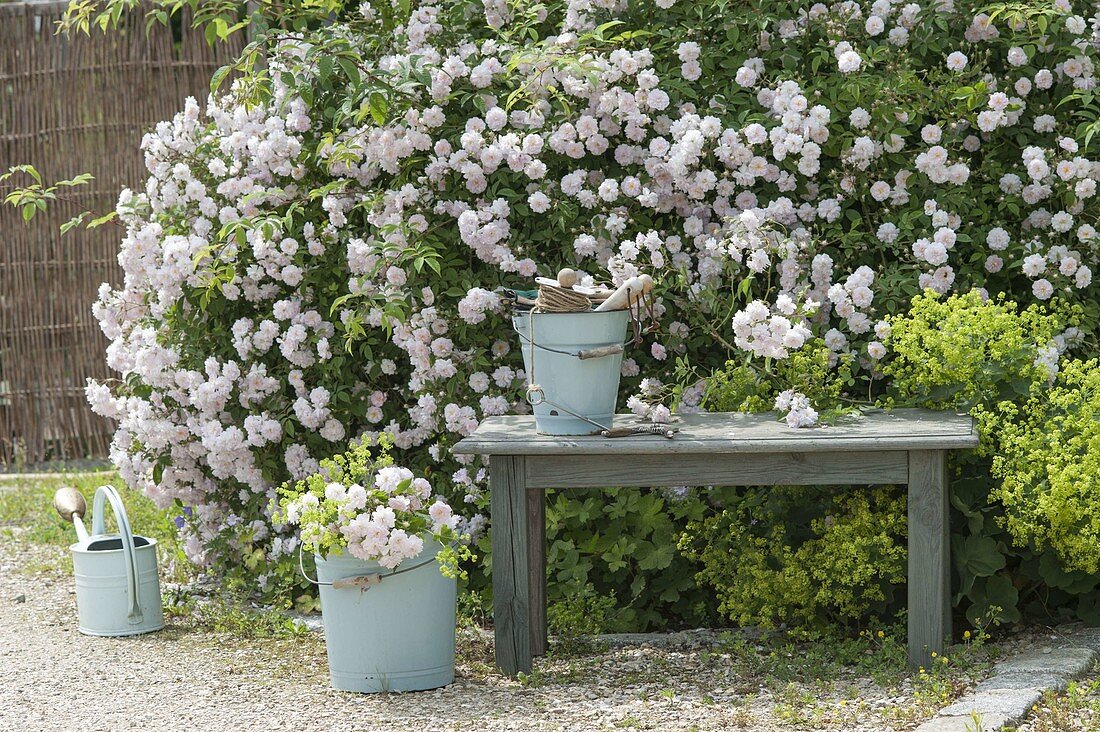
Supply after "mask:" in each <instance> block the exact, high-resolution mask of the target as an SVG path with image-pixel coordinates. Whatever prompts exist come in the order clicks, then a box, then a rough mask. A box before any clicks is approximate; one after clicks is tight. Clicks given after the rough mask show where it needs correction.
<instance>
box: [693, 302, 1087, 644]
mask: <svg viewBox="0 0 1100 732" xmlns="http://www.w3.org/2000/svg"><path fill="white" fill-rule="evenodd" d="M1079 316H1080V310H1079V309H1076V308H1069V307H1066V306H1064V305H1061V304H1058V303H1055V304H1053V305H1052V307H1051V308H1050V309H1044V308H1041V307H1039V306H1032V307H1029V308H1026V309H1023V310H1021V309H1020V308H1018V307H1017V306H1016V304H1015V303H1013V302H1011V301H1009V300H1007V299H1005V298H996V299H992V300H991V299H985V298H983V297H982V296H981V295H980V294H979V293H976V292H972V293H968V294H965V295H953V296H951V297H948V298H943V297H940V296H937V295H936V294H934V293H931V292H926V293H924V294H921V295H918V296H916V297H915V298H914V299H913V302H912V306H911V308H910V310H909V311H908V312H906V313H904V314H899V315H896V316H893V317H891V318H890V320H889V322H890V325H891V331H892V332H891V333H890V335H889V337H888V338H886V339H885V342H886V344H887V346H888V347H889V348H890V350H891V358H890V359H889V360H887V361H886V362H885V364H884V366H883V369H882V370H883V372H884V375H885V376H886V377H887V379H888V381H886V382H885V386H884V387H883V388H884V391H883V393H882V395H881V397H880V398H879V400H878V404H879V405H880V406H885V407H892V406H901V405H905V406H921V407H929V408H933V409H952V410H965V411H969V412H970V413H971V414H972V415H973V416H975V418H976V419H977V421H978V426H979V431H980V438H981V449H980V450H979V451H977V452H975V453H971V452H960V453H957V454H954V455H952V459H951V471H952V474H953V481H952V495H951V504H952V507H953V509H954V510H953V514H952V537H951V542H952V552H953V558H954V570H955V577H954V588H955V590H956V595H955V603H956V604H957V605H959V606H960V607H961V608H962V609H964V610H965V613H966V617H967V619H968V620H969V622H970V623H971V624H972V625H973V626H975V627H979V628H984V627H986V626H988V625H991V624H992V625H998V624H1002V623H1011V622H1016V621H1018V620H1020V619H1021V618H1022V617H1023V616H1024V615H1025V614H1026V615H1028V616H1031V617H1037V618H1041V619H1043V620H1048V621H1057V620H1065V619H1068V618H1071V617H1077V618H1080V619H1084V620H1087V621H1089V622H1092V623H1097V624H1100V590H1098V589H1097V586H1098V585H1100V576H1098V575H1097V569H1098V566H1100V518H1098V517H1100V491H1098V490H1097V488H1098V487H1100V486H1098V485H1097V483H1096V479H1097V475H1100V369H1098V368H1097V362H1096V361H1091V362H1080V361H1070V362H1064V363H1063V364H1062V365H1061V373H1060V374H1059V375H1058V377H1057V381H1056V382H1055V383H1054V385H1053V386H1051V380H1052V378H1053V377H1052V371H1053V370H1056V369H1058V368H1059V364H1058V354H1059V351H1060V350H1061V349H1062V348H1064V347H1065V346H1066V342H1065V336H1064V335H1063V332H1064V329H1065V327H1066V326H1067V325H1069V324H1072V323H1074V322H1075V321H1076V319H1077V318H1078V317H1079ZM771 378H772V377H771V375H770V374H769V373H768V372H766V371H763V370H761V369H760V368H759V367H758V366H756V365H753V364H741V365H737V364H730V365H729V367H727V369H725V370H723V371H719V372H716V373H715V374H714V375H712V376H711V378H710V379H709V380H708V385H707V387H708V388H707V392H706V397H705V402H704V404H705V405H706V406H707V407H708V408H712V409H723V410H724V409H732V410H737V409H740V410H748V411H761V410H765V409H768V408H769V407H770V404H769V403H768V402H769V401H770V400H771V399H772V398H773V397H774V394H775V393H776V391H777V390H778V389H779V388H782V385H783V384H784V383H792V384H794V383H798V384H800V385H801V388H803V389H808V390H813V389H814V381H813V379H815V378H816V379H819V381H818V382H817V383H819V384H821V383H825V384H828V383H829V380H830V379H833V376H832V372H831V371H828V370H825V371H822V370H821V369H816V370H815V369H807V368H805V367H804V366H803V367H802V369H801V372H800V370H799V369H793V368H788V370H787V371H786V373H785V374H784V376H783V378H785V379H790V381H787V382H783V381H772V380H771ZM837 380H839V379H837ZM807 393H810V391H807ZM813 393H814V394H815V396H816V398H818V399H825V400H827V399H828V398H829V395H828V394H825V395H824V396H823V395H822V393H821V388H820V387H818V388H817V390H816V391H814V392H813ZM825 403H828V402H825ZM993 456H997V457H996V458H994V457H993ZM788 490H789V489H783V490H776V489H768V490H767V491H759V492H757V491H754V490H747V491H745V492H744V493H743V494H742V496H741V497H740V498H739V499H737V500H735V501H734V502H733V503H731V504H730V505H729V506H727V507H726V509H725V510H724V511H722V512H721V513H719V514H718V515H717V516H710V517H709V518H707V519H706V520H704V521H703V522H693V523H692V524H690V525H689V529H688V531H686V532H685V533H684V536H683V538H682V541H681V546H682V548H683V550H684V552H685V554H686V555H687V556H688V557H690V558H693V559H696V560H698V561H701V562H702V563H703V564H704V565H705V569H704V570H703V571H702V572H701V573H700V575H699V577H700V579H701V580H703V581H705V582H707V583H709V584H711V585H713V586H714V587H715V588H716V589H717V590H718V592H719V596H720V599H721V601H722V612H723V613H724V614H726V615H728V616H729V617H731V618H733V619H734V620H737V621H739V622H761V621H762V620H771V621H772V622H776V621H782V622H793V623H799V624H803V625H810V626H814V625H817V624H820V623H821V622H832V621H834V620H846V621H857V620H861V619H863V618H865V617H866V616H867V615H868V614H869V613H880V612H882V611H883V610H887V609H889V604H888V603H883V602H867V601H866V600H869V599H872V598H873V599H875V600H879V599H880V598H883V597H885V598H890V597H891V593H892V588H891V587H890V585H891V584H892V583H897V582H901V581H903V580H904V568H903V566H902V564H901V561H902V558H903V557H904V544H903V543H902V542H900V541H896V540H895V541H893V542H890V541H887V539H888V538H889V537H890V536H892V537H894V539H897V537H899V536H902V535H904V502H903V501H901V499H900V498H898V499H897V502H894V503H891V502H889V501H886V502H884V501H880V500H875V501H872V502H871V503H870V504H864V503H860V502H858V501H856V502H855V503H848V504H845V503H844V502H838V501H837V499H836V498H835V497H830V494H829V492H827V491H813V492H805V493H802V492H798V495H801V496H803V498H802V499H801V501H790V500H789V499H783V498H781V497H782V496H787V495H789V493H788ZM846 490H848V489H840V495H843V494H844V493H845V491H846ZM857 495H858V493H857ZM785 500H786V502H784V501H785ZM830 502H831V506H830ZM795 504H796V505H795ZM775 506H778V508H776V507H775ZM806 506H810V508H807V507H806ZM826 506H828V507H829V508H824V507H826ZM762 507H763V508H762ZM769 507H770V508H769ZM824 510H828V511H830V512H831V513H832V515H833V518H832V520H833V521H834V522H835V523H834V524H833V526H838V525H839V526H845V527H848V531H849V533H850V534H851V536H852V537H854V538H852V539H851V541H852V542H854V546H851V547H849V546H847V545H845V544H844V543H843V540H842V539H841V538H840V537H838V536H837V535H835V534H827V536H824V535H823V532H822V531H821V527H822V524H821V523H820V522H821V520H822V519H821V516H822V515H823V514H820V513H818V512H819V511H824ZM867 510H870V511H871V515H872V516H875V517H876V520H878V521H881V522H882V523H881V525H880V526H876V527H873V528H875V530H876V531H877V530H879V529H881V528H882V527H885V526H891V525H893V526H896V527H897V528H898V529H899V530H898V531H896V532H893V533H889V534H888V535H883V534H879V535H878V536H877V538H876V539H875V541H873V542H871V543H870V544H861V543H860V542H865V541H869V539H868V537H869V536H872V534H868V533H867V530H868V528H869V527H868V526H865V525H864V524H867V523H868V516H867V514H866V511H867ZM815 522H817V523H815ZM898 522H900V523H898ZM826 533H827V532H826ZM861 533H862V534H863V535H861ZM822 544H825V545H824V546H823V545H822ZM829 545H831V546H833V548H834V549H836V548H839V551H830V549H829ZM806 547H809V548H808V549H807V548H806ZM871 549H874V550H875V551H877V552H879V553H880V554H881V555H882V556H885V557H888V558H889V559H890V560H891V561H893V562H894V564H893V565H889V564H887V569H886V570H882V565H881V563H880V562H881V558H880V556H879V555H876V553H875V551H871ZM841 560H844V561H846V562H848V564H847V565H843V566H838V567H837V572H840V574H835V573H830V572H825V571H821V568H822V567H829V566H831V563H839V562H840V561H841ZM876 572H878V573H877V574H876ZM838 576H839V577H851V578H853V582H852V584H851V586H848V585H847V582H846V580H841V581H839V582H838V581H837V580H836V577H838ZM859 582H864V583H870V584H871V586H872V587H874V588H876V589H874V591H873V594H872V595H866V594H858V595H856V597H857V598H859V599H860V600H863V602H852V596H851V595H850V594H849V592H850V591H851V589H852V587H858V586H859V585H858V583H859Z"/></svg>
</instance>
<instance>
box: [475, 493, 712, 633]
mask: <svg viewBox="0 0 1100 732" xmlns="http://www.w3.org/2000/svg"><path fill="white" fill-rule="evenodd" d="M704 511H705V503H704V501H703V500H701V499H700V497H698V496H697V495H696V494H694V493H687V494H686V495H685V496H683V497H680V496H679V495H676V493H675V492H667V493H666V492H664V491H641V490H638V489H634V488H631V489H609V490H601V491H550V492H549V493H548V496H547V507H546V521H547V543H548V549H547V565H548V567H549V582H548V587H547V592H548V601H549V604H550V606H551V607H552V608H553V607H555V606H560V607H559V609H557V610H552V611H551V618H554V617H557V618H558V619H559V620H560V622H561V626H562V627H568V626H569V625H576V623H575V622H574V621H575V619H576V618H577V616H578V613H579V612H580V609H579V608H581V607H586V608H587V610H586V611H585V612H586V613H587V612H588V611H593V612H592V613H591V618H590V621H587V622H586V623H585V624H582V625H580V626H579V627H581V628H587V629H588V630H586V631H585V632H597V631H595V630H593V629H595V628H598V632H623V631H633V630H655V629H662V628H667V627H682V626H684V625H688V626H695V627H698V626H701V625H707V624H708V623H711V622H713V621H714V620H715V615H714V611H713V605H714V603H713V600H712V593H711V592H710V591H709V590H708V589H707V588H704V587H700V586H699V585H698V584H697V583H696V582H695V580H694V575H695V572H696V571H697V570H698V569H699V567H698V565H696V564H694V563H693V562H690V561H688V560H687V559H685V558H684V557H683V556H681V555H680V554H679V553H678V552H677V551H676V542H677V537H678V536H679V534H680V532H681V531H682V530H683V529H684V527H685V526H686V525H687V523H688V521H693V520H694V521H698V520H700V519H701V518H702V516H703V513H704ZM480 548H481V550H482V552H483V553H484V554H485V555H486V556H488V554H489V542H488V539H483V540H482V542H481V544H480ZM578 598H580V599H578ZM605 598H614V600H615V606H614V607H613V608H612V607H607V606H606V601H605ZM600 608H602V609H600ZM571 618H572V619H573V620H571Z"/></svg>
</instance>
